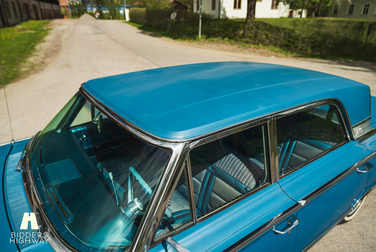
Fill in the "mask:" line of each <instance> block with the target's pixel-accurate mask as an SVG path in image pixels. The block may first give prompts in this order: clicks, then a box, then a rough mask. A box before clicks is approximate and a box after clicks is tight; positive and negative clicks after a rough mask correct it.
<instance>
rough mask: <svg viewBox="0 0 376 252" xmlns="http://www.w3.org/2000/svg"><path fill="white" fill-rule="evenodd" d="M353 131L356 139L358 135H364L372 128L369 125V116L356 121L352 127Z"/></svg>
mask: <svg viewBox="0 0 376 252" xmlns="http://www.w3.org/2000/svg"><path fill="white" fill-rule="evenodd" d="M352 129H353V132H354V138H355V139H356V140H358V139H359V138H360V137H362V136H364V135H366V134H367V133H368V132H370V131H371V130H372V127H371V117H370V116H369V117H368V118H366V119H365V120H363V121H361V122H358V123H357V124H355V125H353V127H352Z"/></svg>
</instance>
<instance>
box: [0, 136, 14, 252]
mask: <svg viewBox="0 0 376 252" xmlns="http://www.w3.org/2000/svg"><path fill="white" fill-rule="evenodd" d="M11 149H12V144H11V143H9V144H5V145H1V146H0V161H1V164H2V165H1V168H2V170H1V173H0V174H1V181H3V174H4V167H5V165H6V159H7V157H8V154H9V153H10V151H11ZM0 190H1V193H0V197H1V207H0V218H1V219H0V225H1V229H0V230H1V231H0V237H1V240H2V242H1V244H2V249H5V250H6V251H18V248H17V245H16V244H15V243H11V242H10V241H9V240H10V238H11V232H12V230H11V228H10V226H9V220H8V215H7V211H6V207H5V205H4V203H5V201H4V191H3V190H4V189H3V186H1V189H0Z"/></svg>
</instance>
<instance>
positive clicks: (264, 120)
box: [188, 116, 270, 151]
mask: <svg viewBox="0 0 376 252" xmlns="http://www.w3.org/2000/svg"><path fill="white" fill-rule="evenodd" d="M269 120H270V116H265V117H262V118H259V119H256V120H251V121H249V122H246V123H244V124H242V125H237V126H234V127H231V128H226V129H224V130H223V131H221V132H217V133H214V134H212V135H209V136H206V137H203V138H201V139H198V140H195V141H192V142H191V143H190V144H189V146H188V148H189V151H191V150H192V149H194V148H197V147H199V146H201V145H204V144H207V143H210V142H213V141H215V140H218V139H221V138H224V137H226V136H230V135H232V134H235V133H238V132H241V131H244V130H247V129H250V128H253V127H256V126H260V125H262V124H265V125H266V123H267V122H268V121H269ZM266 134H267V132H266Z"/></svg>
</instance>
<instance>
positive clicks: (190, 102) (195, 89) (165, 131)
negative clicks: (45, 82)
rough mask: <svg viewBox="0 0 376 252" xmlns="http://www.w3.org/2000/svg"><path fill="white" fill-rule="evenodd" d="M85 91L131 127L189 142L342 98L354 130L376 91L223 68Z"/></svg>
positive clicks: (167, 73)
mask: <svg viewBox="0 0 376 252" xmlns="http://www.w3.org/2000/svg"><path fill="white" fill-rule="evenodd" d="M83 88H84V89H85V90H86V91H88V92H89V93H90V94H91V95H92V96H94V97H95V98H96V99H97V100H99V101H100V102H101V103H103V104H104V105H105V106H107V107H108V108H109V109H111V110H112V111H114V112H115V113H117V114H118V115H119V116H121V117H123V118H124V119H125V120H126V121H128V122H129V123H131V124H132V125H134V126H136V127H138V128H140V129H142V130H143V131H146V132H148V133H150V134H152V135H154V136H157V137H160V138H164V139H172V140H186V139H192V138H195V137H198V136H201V135H205V134H208V133H211V132H213V131H217V130H220V129H223V128H225V127H229V126H232V125H236V124H239V123H242V122H245V121H248V120H251V119H254V118H259V117H262V116H264V115H267V114H271V113H275V112H278V111H281V110H283V109H288V108H291V107H294V106H298V105H301V104H305V103H308V102H313V101H317V100H321V99H327V98H336V99H339V100H340V101H342V102H343V104H344V105H345V107H346V108H347V110H348V114H349V116H350V119H351V122H352V124H356V123H357V122H360V121H361V120H363V119H365V118H366V117H368V116H369V87H368V86H366V85H363V84H360V83H358V82H355V81H351V80H348V79H344V78H341V77H337V76H333V75H329V74H324V73H320V72H315V71H310V70H304V69H299V68H293V67H286V66H279V65H271V64H260V63H246V62H222V63H204V64H194V65H184V66H176V67H167V68H159V69H152V70H146V71H141V72H134V73H129V74H122V75H116V76H111V77H105V78H100V79H95V80H90V81H88V82H87V83H85V84H83Z"/></svg>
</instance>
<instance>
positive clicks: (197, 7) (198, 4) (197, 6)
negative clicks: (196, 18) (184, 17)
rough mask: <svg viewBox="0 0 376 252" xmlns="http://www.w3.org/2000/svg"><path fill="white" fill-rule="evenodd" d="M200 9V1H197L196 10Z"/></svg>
mask: <svg viewBox="0 0 376 252" xmlns="http://www.w3.org/2000/svg"><path fill="white" fill-rule="evenodd" d="M199 9H200V0H197V1H196V10H199Z"/></svg>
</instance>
